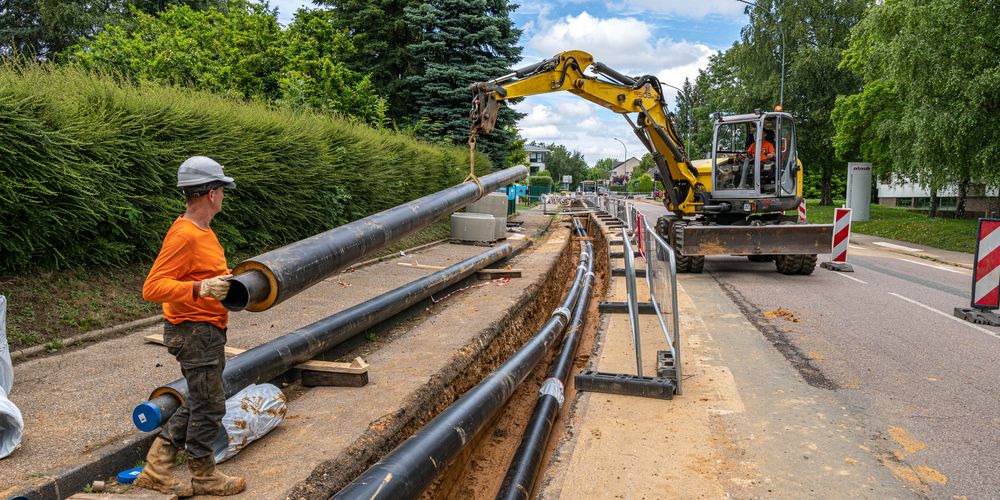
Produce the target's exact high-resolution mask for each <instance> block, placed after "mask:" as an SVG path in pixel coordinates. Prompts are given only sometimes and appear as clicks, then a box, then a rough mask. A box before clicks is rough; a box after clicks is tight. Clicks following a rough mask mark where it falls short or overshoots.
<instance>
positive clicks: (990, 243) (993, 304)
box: [955, 219, 1000, 335]
mask: <svg viewBox="0 0 1000 500" xmlns="http://www.w3.org/2000/svg"><path fill="white" fill-rule="evenodd" d="M995 309H1000V219H979V230H978V231H976V266H975V267H973V268H972V307H956V308H955V316H956V317H959V318H962V319H964V320H966V321H969V322H972V323H976V324H979V325H991V326H1000V315H997V314H996V313H995V312H993V310H995ZM994 335H995V334H994Z"/></svg>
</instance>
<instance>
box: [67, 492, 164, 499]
mask: <svg viewBox="0 0 1000 500" xmlns="http://www.w3.org/2000/svg"><path fill="white" fill-rule="evenodd" d="M174 498H177V495H164V494H163V493H159V492H156V491H144V490H140V491H138V492H133V491H129V492H127V493H115V494H111V493H77V494H75V495H73V496H71V497H68V498H67V499H66V500H172V499H174Z"/></svg>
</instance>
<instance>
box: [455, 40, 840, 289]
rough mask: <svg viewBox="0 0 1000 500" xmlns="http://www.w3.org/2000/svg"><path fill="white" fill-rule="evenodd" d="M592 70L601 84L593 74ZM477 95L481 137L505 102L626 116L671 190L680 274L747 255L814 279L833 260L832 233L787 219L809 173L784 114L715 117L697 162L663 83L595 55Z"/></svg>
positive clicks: (668, 237) (670, 227) (515, 75)
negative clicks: (555, 96) (821, 259)
mask: <svg viewBox="0 0 1000 500" xmlns="http://www.w3.org/2000/svg"><path fill="white" fill-rule="evenodd" d="M588 68H589V69H590V71H591V73H593V74H584V72H585V71H586V70H587V69H588ZM469 91H470V92H472V94H473V103H472V110H471V112H470V115H469V116H470V118H471V120H472V131H473V134H476V133H486V134H488V133H489V132H490V131H491V130H492V129H493V127H494V126H495V124H496V119H497V112H498V111H499V102H500V101H503V100H506V99H514V98H517V97H525V96H530V95H535V94H545V93H549V92H560V91H566V92H569V93H571V94H574V95H577V96H579V97H582V98H584V99H586V100H588V101H591V102H594V103H597V104H598V105H600V106H603V107H605V108H607V109H610V110H611V111H614V112H615V113H619V114H621V115H622V116H624V117H625V119H626V120H627V121H628V123H629V125H630V126H631V127H632V130H633V131H634V132H635V134H636V136H638V137H639V140H640V141H641V142H642V143H643V145H645V146H646V149H648V150H649V152H650V154H651V155H652V157H653V161H654V162H655V163H656V167H657V173H658V175H657V176H656V177H657V178H658V179H657V180H660V181H662V182H663V186H664V190H665V196H664V202H663V203H664V205H665V206H666V208H667V210H668V211H669V213H668V214H667V215H666V216H663V217H660V218H659V219H658V220H657V221H656V231H657V233H658V234H660V236H661V237H663V238H664V240H665V241H667V242H669V243H670V245H671V246H672V247H673V248H674V249H675V251H676V253H677V270H678V272H693V273H700V272H701V271H702V268H703V267H704V264H705V256H706V255H745V256H747V257H748V258H749V259H750V260H751V261H756V262H763V261H770V260H773V261H774V262H775V266H776V267H777V270H778V271H779V272H781V273H784V274H811V273H812V272H813V269H815V267H816V254H817V253H826V252H829V251H830V244H831V239H832V235H833V226H831V225H823V224H798V223H796V220H797V216H786V215H785V211H787V210H793V209H795V208H797V207H798V204H799V202H800V201H801V200H802V163H801V162H800V161H799V159H798V155H797V154H796V143H795V119H794V118H793V117H792V115H791V114H789V113H786V112H783V111H781V110H780V109H779V110H776V111H773V112H772V111H768V112H762V111H760V110H757V111H754V112H753V113H748V114H742V115H728V116H723V115H722V114H721V113H716V114H714V115H713V121H714V131H713V136H712V154H711V157H710V158H707V159H703V160H696V161H692V160H691V159H690V158H689V157H688V153H687V152H686V151H685V150H684V146H683V144H682V142H681V140H680V137H679V136H678V135H677V132H676V130H675V128H674V126H673V123H672V120H671V118H672V116H671V115H670V113H669V112H668V110H667V105H666V103H665V102H664V98H663V91H662V89H661V86H660V82H659V80H658V79H657V78H656V77H655V76H651V75H646V76H640V77H631V76H627V75H624V74H622V73H619V72H618V71H615V70H613V69H611V68H609V67H607V66H605V65H604V64H601V63H599V62H596V61H594V59H593V57H592V56H591V55H590V54H588V53H586V52H582V51H577V50H573V51H567V52H563V53H560V54H558V55H556V56H554V57H552V58H549V59H546V60H544V61H541V62H539V63H536V64H532V65H530V66H527V67H524V68H521V69H518V70H515V71H513V72H511V73H510V74H507V75H504V76H501V77H499V78H496V79H493V80H490V81H486V82H477V83H474V84H472V85H471V86H470V87H469ZM633 113H634V114H636V118H635V120H633V119H632V117H631V116H630V115H631V114H633ZM758 131H761V133H758Z"/></svg>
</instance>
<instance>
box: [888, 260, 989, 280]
mask: <svg viewBox="0 0 1000 500" xmlns="http://www.w3.org/2000/svg"><path fill="white" fill-rule="evenodd" d="M896 260H901V261H903V262H909V263H910V264H916V265H918V266H926V267H933V268H934V269H940V270H942V271H948V272H949V273H955V274H966V273H964V272H962V271H959V270H958V269H952V268H950V267H944V266H935V265H934V264H928V263H926V262H920V261H916V260H910V259H901V258H899V257H896ZM971 274H972V273H968V274H966V276H969V275H971Z"/></svg>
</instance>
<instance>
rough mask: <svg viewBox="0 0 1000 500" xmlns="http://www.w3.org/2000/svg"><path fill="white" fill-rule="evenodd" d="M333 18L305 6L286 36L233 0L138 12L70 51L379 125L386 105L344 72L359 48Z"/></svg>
mask: <svg viewBox="0 0 1000 500" xmlns="http://www.w3.org/2000/svg"><path fill="white" fill-rule="evenodd" d="M329 17H330V14H329V13H327V12H323V11H313V10H308V9H300V10H299V11H298V12H297V13H296V15H295V19H294V21H293V22H292V24H291V25H290V26H289V28H288V29H287V30H285V31H283V30H282V29H281V26H280V25H279V24H278V20H277V17H276V13H275V11H274V10H273V9H269V8H268V7H267V6H266V4H260V3H256V2H251V1H246V0H231V1H230V3H229V7H228V12H225V13H223V12H220V11H219V10H217V9H215V8H210V9H208V10H203V11H198V10H194V9H192V8H191V7H188V6H186V5H181V6H174V7H170V8H168V9H167V10H165V11H163V12H158V13H156V14H146V13H143V12H135V14H134V16H133V17H132V18H130V19H128V20H126V21H124V22H122V23H121V24H118V25H111V26H107V27H106V29H105V30H104V31H102V32H101V33H99V34H97V35H96V36H94V37H93V39H91V40H85V41H83V42H82V44H81V45H79V46H77V47H75V48H74V49H72V53H71V56H70V58H69V59H70V60H71V61H74V62H76V63H78V64H80V65H81V66H83V67H84V68H87V69H96V70H103V71H113V72H116V73H118V74H121V75H123V76H125V77H127V78H129V79H132V80H137V81H138V80H152V81H157V82H163V83H169V84H175V85H183V86H188V87H193V88H197V89H203V90H210V91H213V92H216V93H220V94H224V95H229V96H233V97H236V98H242V99H253V100H260V101H265V102H275V103H283V104H286V105H288V106H291V107H293V108H311V109H318V110H323V111H328V112H337V113H342V114H346V115H352V116H356V117H359V118H361V119H363V120H364V121H366V122H368V123H371V124H374V125H379V124H380V123H381V122H382V120H383V119H384V113H385V104H384V101H383V100H382V99H380V98H379V97H378V96H377V93H376V92H375V89H374V87H373V85H372V84H371V82H370V81H369V80H368V79H367V77H366V76H365V75H363V74H358V73H355V72H353V71H352V70H350V69H349V68H347V67H346V65H345V64H344V62H343V55H344V54H350V53H351V52H352V51H353V50H354V46H353V44H352V43H351V40H350V39H349V38H348V36H347V34H346V33H344V32H342V31H339V30H337V29H336V28H335V27H333V26H331V24H330V23H329Z"/></svg>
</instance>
